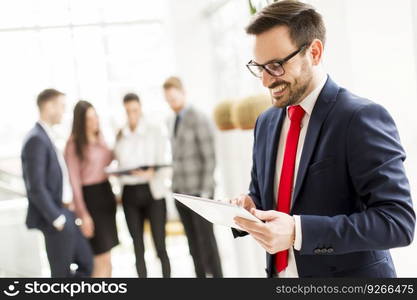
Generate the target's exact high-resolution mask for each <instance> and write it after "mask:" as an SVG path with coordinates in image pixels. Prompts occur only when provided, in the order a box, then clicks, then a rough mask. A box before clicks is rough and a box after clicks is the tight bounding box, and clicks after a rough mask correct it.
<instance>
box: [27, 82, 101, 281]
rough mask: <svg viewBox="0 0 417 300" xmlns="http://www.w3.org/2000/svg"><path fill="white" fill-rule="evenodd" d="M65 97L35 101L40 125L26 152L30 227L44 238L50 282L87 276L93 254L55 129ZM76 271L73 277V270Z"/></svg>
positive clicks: (45, 95) (47, 94)
mask: <svg viewBox="0 0 417 300" xmlns="http://www.w3.org/2000/svg"><path fill="white" fill-rule="evenodd" d="M64 101H65V95H64V94H63V93H61V92H59V91H57V90H54V89H47V90H44V91H43V92H41V93H40V94H39V96H38V99H37V104H38V108H39V112H40V120H39V121H38V122H37V123H36V125H35V127H34V128H33V129H32V130H31V131H30V132H29V133H28V135H27V136H26V138H25V142H24V145H23V149H22V168H23V179H24V181H25V186H26V192H27V198H28V201H29V206H28V213H27V218H26V225H27V227H28V228H37V229H39V230H41V231H42V233H43V235H44V237H45V246H46V252H47V256H48V260H49V265H50V268H51V277H73V276H74V277H89V276H90V275H91V271H92V264H93V263H92V252H91V249H90V246H89V244H88V242H87V240H86V239H85V238H84V237H83V236H82V234H81V231H80V230H79V228H78V226H77V225H76V224H75V215H74V213H73V212H72V193H71V188H70V185H69V182H68V174H67V170H66V166H65V161H64V159H63V157H62V154H61V153H60V152H59V150H58V149H57V148H56V147H55V145H54V141H53V131H52V129H51V127H52V126H53V125H56V124H58V123H60V122H61V119H62V115H63V112H64ZM72 263H75V264H77V265H78V269H77V270H76V271H75V272H73V271H71V269H70V265H71V264H72Z"/></svg>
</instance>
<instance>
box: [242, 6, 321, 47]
mask: <svg viewBox="0 0 417 300" xmlns="http://www.w3.org/2000/svg"><path fill="white" fill-rule="evenodd" d="M280 25H284V26H287V27H288V28H289V33H290V38H291V40H292V41H293V43H294V44H295V45H296V46H297V47H301V46H303V45H306V44H310V43H311V42H313V40H314V39H319V40H320V41H322V43H323V44H325V42H326V27H325V26H324V22H323V18H322V16H321V15H320V14H319V13H318V12H317V11H316V10H315V9H314V7H313V6H311V5H309V4H306V3H303V2H300V1H297V0H283V1H277V2H274V3H272V4H270V5H268V6H267V7H265V8H264V9H262V10H261V11H260V12H259V13H257V14H256V15H255V16H254V18H253V19H252V21H251V22H250V24H249V25H248V26H247V27H246V33H248V34H254V35H258V34H262V33H264V32H266V31H268V30H270V29H272V28H273V27H275V26H280Z"/></svg>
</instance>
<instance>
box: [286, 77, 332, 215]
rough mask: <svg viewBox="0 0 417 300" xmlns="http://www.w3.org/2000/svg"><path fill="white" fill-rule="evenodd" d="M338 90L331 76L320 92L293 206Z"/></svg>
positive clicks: (312, 115) (311, 122)
mask: <svg viewBox="0 0 417 300" xmlns="http://www.w3.org/2000/svg"><path fill="white" fill-rule="evenodd" d="M338 91H339V87H338V86H337V85H336V83H334V82H333V81H332V80H331V79H330V77H329V78H328V79H327V82H326V84H325V85H324V87H323V89H322V91H321V92H320V95H319V97H318V98H317V102H316V104H315V106H314V109H313V112H312V114H311V118H310V122H309V124H308V129H307V134H306V137H305V141H304V146H303V152H302V154H301V159H300V164H299V167H298V174H297V181H296V184H295V189H294V195H293V199H294V200H293V205H292V207H294V203H295V201H296V200H297V197H298V194H299V193H300V189H301V186H302V184H303V181H304V178H305V175H306V172H307V169H308V166H309V164H310V160H311V157H312V154H313V151H314V149H315V146H316V143H317V141H318V137H319V135H320V130H321V127H322V125H323V123H324V121H325V120H326V117H327V115H328V113H329V111H330V109H331V108H332V107H333V104H334V102H335V101H336V96H337V93H338Z"/></svg>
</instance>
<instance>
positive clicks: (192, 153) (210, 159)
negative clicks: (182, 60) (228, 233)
mask: <svg viewBox="0 0 417 300" xmlns="http://www.w3.org/2000/svg"><path fill="white" fill-rule="evenodd" d="M163 89H164V93H165V98H166V100H167V102H168V104H169V106H170V107H171V109H172V110H173V111H174V112H175V114H176V117H175V123H174V126H173V130H172V138H171V143H172V156H173V178H172V190H173V191H174V193H181V194H188V195H193V196H198V197H206V198H212V197H213V195H214V178H213V173H214V168H215V166H216V157H215V152H214V136H213V130H212V127H211V124H210V122H209V120H208V119H207V117H206V116H205V115H203V114H202V113H200V112H198V111H197V110H195V109H194V108H193V107H190V106H188V105H187V106H186V99H185V91H184V88H183V84H182V82H181V80H180V79H179V78H177V77H170V78H168V79H167V80H166V81H165V83H164V85H163ZM175 202H176V203H175V204H176V207H177V210H178V213H179V215H180V218H181V221H182V223H183V225H184V230H185V233H186V235H187V239H188V245H189V248H190V253H191V256H192V258H193V260H194V267H195V272H196V275H197V277H199V278H205V277H206V275H207V274H211V275H212V276H213V277H217V278H218V277H223V274H222V268H221V263H220V257H219V251H218V249H217V243H216V238H215V236H214V232H213V225H212V224H211V223H210V222H208V221H207V220H205V219H204V218H202V217H201V216H199V215H198V214H196V213H195V212H193V211H192V210H191V209H189V208H188V207H186V206H185V205H183V204H182V203H180V202H178V201H175Z"/></svg>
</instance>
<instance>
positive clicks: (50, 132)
mask: <svg viewBox="0 0 417 300" xmlns="http://www.w3.org/2000/svg"><path fill="white" fill-rule="evenodd" d="M38 124H39V125H40V126H41V127H42V128H43V130H45V132H46V135H47V136H48V137H49V138H50V139H51V140H52V141H53V140H54V133H53V130H52V128H51V126H49V125H48V124H47V123H45V122H44V121H42V120H39V121H38Z"/></svg>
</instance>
